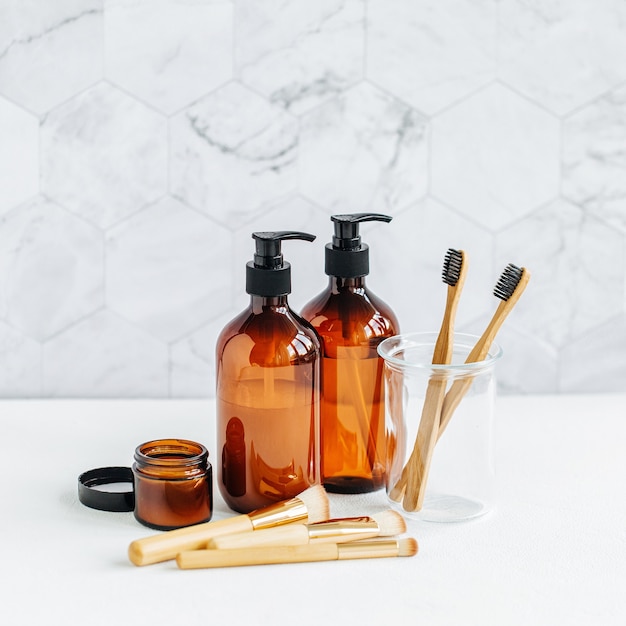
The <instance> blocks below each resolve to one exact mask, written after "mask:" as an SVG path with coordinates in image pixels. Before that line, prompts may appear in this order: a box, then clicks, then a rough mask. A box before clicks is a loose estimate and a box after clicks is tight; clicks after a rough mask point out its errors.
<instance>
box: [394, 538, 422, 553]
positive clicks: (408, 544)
mask: <svg viewBox="0 0 626 626" xmlns="http://www.w3.org/2000/svg"><path fill="white" fill-rule="evenodd" d="M417 550H418V546H417V541H416V540H415V539H413V537H407V538H406V539H398V556H415V555H416V554H417Z"/></svg>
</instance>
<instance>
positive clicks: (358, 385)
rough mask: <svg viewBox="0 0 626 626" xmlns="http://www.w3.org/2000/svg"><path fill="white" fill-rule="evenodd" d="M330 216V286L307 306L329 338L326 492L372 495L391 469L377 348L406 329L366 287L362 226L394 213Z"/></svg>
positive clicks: (325, 351)
mask: <svg viewBox="0 0 626 626" xmlns="http://www.w3.org/2000/svg"><path fill="white" fill-rule="evenodd" d="M331 220H332V221H333V222H334V228H335V234H334V237H333V239H332V243H329V244H327V245H326V250H325V256H326V258H325V265H326V268H325V269H326V274H327V275H328V276H329V283H328V287H327V288H326V289H325V290H324V291H323V292H322V293H321V294H319V295H318V296H317V297H316V298H314V299H313V300H312V301H311V302H309V303H308V304H307V305H306V306H305V307H304V309H303V310H302V316H303V317H304V318H305V319H307V320H309V321H310V322H311V324H312V326H313V327H314V328H315V329H316V330H317V332H318V334H319V335H320V338H321V342H322V381H323V385H322V405H321V406H322V411H321V442H322V455H321V471H322V484H323V485H324V487H325V488H326V490H327V491H333V492H337V493H365V492H368V491H375V490H376V489H379V488H381V487H383V485H384V484H385V473H386V472H385V419H384V410H385V398H384V384H383V375H382V374H383V364H382V360H381V359H380V357H379V356H378V354H377V352H376V347H377V345H378V344H379V343H380V342H381V341H382V340H383V339H384V338H386V337H390V336H392V335H395V334H397V333H398V332H399V327H398V321H397V319H396V316H395V314H394V313H393V312H392V310H391V309H390V308H389V307H388V306H387V305H386V304H385V303H384V302H382V301H381V300H380V299H379V298H377V297H376V296H375V295H374V294H373V293H372V292H371V291H370V290H369V289H368V288H367V287H366V285H365V277H366V276H367V275H368V273H369V248H368V246H367V244H364V243H362V242H361V237H360V235H359V224H360V223H361V222H367V221H382V222H389V221H391V217H389V216H388V215H381V214H378V213H355V214H350V215H333V216H332V217H331Z"/></svg>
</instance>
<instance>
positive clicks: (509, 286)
mask: <svg viewBox="0 0 626 626" xmlns="http://www.w3.org/2000/svg"><path fill="white" fill-rule="evenodd" d="M523 272H524V269H523V268H521V267H517V265H513V263H509V264H508V265H507V266H506V267H505V268H504V271H503V272H502V274H501V275H500V278H499V280H498V282H497V284H496V286H495V288H494V290H493V295H494V296H496V298H500V300H505V301H506V300H508V299H509V298H510V297H511V296H512V295H513V292H514V291H515V289H516V288H517V285H519V281H520V280H521V278H522V274H523Z"/></svg>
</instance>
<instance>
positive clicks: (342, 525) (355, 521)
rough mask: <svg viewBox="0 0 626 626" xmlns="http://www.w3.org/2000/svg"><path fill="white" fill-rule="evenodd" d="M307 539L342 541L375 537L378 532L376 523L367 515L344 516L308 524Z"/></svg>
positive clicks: (317, 541) (315, 541) (320, 541)
mask: <svg viewBox="0 0 626 626" xmlns="http://www.w3.org/2000/svg"><path fill="white" fill-rule="evenodd" d="M307 529H308V531H309V539H310V540H311V542H314V543H324V542H332V543H340V542H341V540H342V539H343V540H344V541H358V540H359V539H367V538H369V537H376V536H377V535H378V533H379V532H380V528H379V527H378V524H377V523H376V522H375V521H374V520H372V519H370V518H368V517H361V518H359V517H356V518H346V519H342V520H329V521H328V522H319V523H317V524H309V525H308V526H307Z"/></svg>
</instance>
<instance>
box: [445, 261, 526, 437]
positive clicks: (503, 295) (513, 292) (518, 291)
mask: <svg viewBox="0 0 626 626" xmlns="http://www.w3.org/2000/svg"><path fill="white" fill-rule="evenodd" d="M529 280H530V272H529V271H528V270H527V269H526V268H525V267H517V265H513V263H509V264H508V265H507V266H506V267H505V268H504V271H503V272H502V274H500V278H499V279H498V282H497V283H496V286H495V287H494V290H493V295H494V296H496V298H500V300H502V302H500V304H499V305H498V308H497V309H496V312H495V313H494V314H493V317H492V318H491V321H490V322H489V325H488V326H487V328H486V329H485V332H484V333H483V334H482V336H481V337H480V339H479V340H478V341H477V342H476V345H475V346H474V347H473V348H472V351H471V352H470V353H469V355H468V356H467V358H466V359H465V362H466V363H477V362H478V361H483V360H484V359H485V358H486V356H487V354H488V353H489V348H490V347H491V344H492V343H493V342H494V339H495V338H496V334H497V332H498V331H499V330H500V327H501V326H502V323H503V322H504V320H505V319H506V317H507V315H508V314H509V313H510V312H511V310H512V309H513V307H514V306H515V305H516V304H517V301H518V300H519V298H520V296H521V295H522V293H523V292H524V289H526V285H527V284H528V281H529ZM472 382H473V378H463V379H461V380H457V381H455V382H454V383H453V384H452V386H451V387H450V389H449V390H448V392H447V393H446V396H445V398H444V401H443V407H442V408H441V419H440V423H439V433H438V435H437V437H441V435H442V433H443V431H444V430H445V429H446V426H447V425H448V424H449V423H450V419H451V418H452V415H453V413H454V411H455V410H456V408H457V406H459V403H460V402H461V400H462V399H463V396H464V395H465V394H466V393H467V391H468V389H469V388H470V386H471V384H472Z"/></svg>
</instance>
